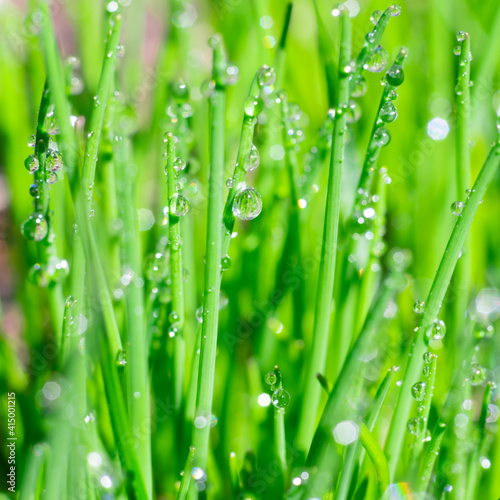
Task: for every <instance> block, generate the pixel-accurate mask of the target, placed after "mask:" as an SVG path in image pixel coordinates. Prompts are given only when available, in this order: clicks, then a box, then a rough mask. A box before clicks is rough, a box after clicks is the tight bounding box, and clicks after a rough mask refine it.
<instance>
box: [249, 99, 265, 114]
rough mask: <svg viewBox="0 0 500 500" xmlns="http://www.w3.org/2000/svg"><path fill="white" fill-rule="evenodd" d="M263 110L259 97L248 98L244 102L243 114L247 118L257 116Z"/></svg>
mask: <svg viewBox="0 0 500 500" xmlns="http://www.w3.org/2000/svg"><path fill="white" fill-rule="evenodd" d="M263 108H264V103H263V102H262V99H261V98H260V97H248V98H247V100H246V101H245V106H244V110H245V114H246V115H247V116H252V117H253V116H257V115H258V114H259V113H260V112H261V111H262V109H263Z"/></svg>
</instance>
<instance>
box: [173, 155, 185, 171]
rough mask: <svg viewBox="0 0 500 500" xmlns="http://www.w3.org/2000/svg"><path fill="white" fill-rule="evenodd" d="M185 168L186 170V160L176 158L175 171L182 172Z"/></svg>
mask: <svg viewBox="0 0 500 500" xmlns="http://www.w3.org/2000/svg"><path fill="white" fill-rule="evenodd" d="M185 168H186V160H184V159H183V158H176V159H175V160H174V169H175V170H176V171H177V172H181V171H182V170H184V169H185Z"/></svg>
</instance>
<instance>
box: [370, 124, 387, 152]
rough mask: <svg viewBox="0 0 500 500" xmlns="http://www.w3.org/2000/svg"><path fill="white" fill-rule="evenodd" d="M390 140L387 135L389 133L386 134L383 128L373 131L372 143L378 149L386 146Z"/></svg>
mask: <svg viewBox="0 0 500 500" xmlns="http://www.w3.org/2000/svg"><path fill="white" fill-rule="evenodd" d="M390 140H391V136H390V135H389V132H387V130H386V128H385V127H384V126H382V127H379V128H378V129H377V130H375V132H374V134H373V141H374V142H375V144H376V145H377V146H379V147H382V146H387V144H389V142H390Z"/></svg>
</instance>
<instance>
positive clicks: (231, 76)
mask: <svg viewBox="0 0 500 500" xmlns="http://www.w3.org/2000/svg"><path fill="white" fill-rule="evenodd" d="M239 71H240V70H239V69H238V66H236V65H235V64H232V63H230V64H228V65H227V66H226V67H225V68H224V71H223V72H222V74H221V75H220V78H221V83H222V84H223V85H235V84H236V82H237V81H238V77H239Z"/></svg>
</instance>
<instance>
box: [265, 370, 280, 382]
mask: <svg viewBox="0 0 500 500" xmlns="http://www.w3.org/2000/svg"><path fill="white" fill-rule="evenodd" d="M264 381H265V382H266V384H267V385H274V384H275V383H276V381H277V377H276V373H274V372H273V371H270V372H267V373H266V375H265V376H264Z"/></svg>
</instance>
